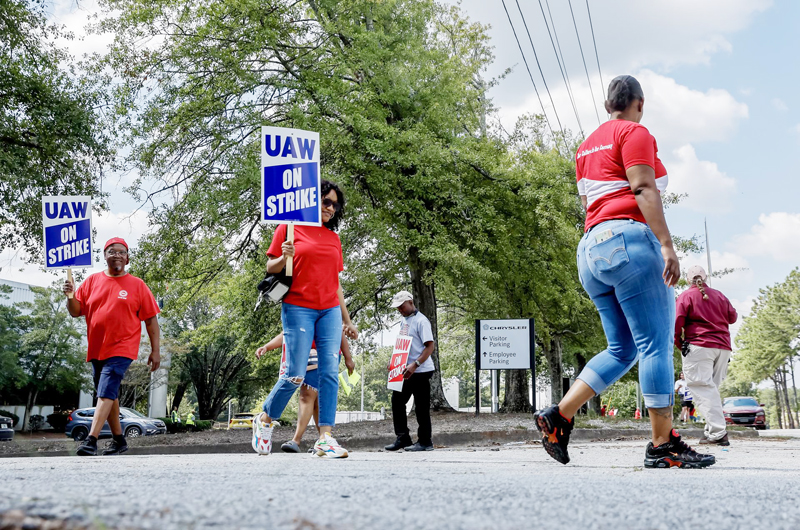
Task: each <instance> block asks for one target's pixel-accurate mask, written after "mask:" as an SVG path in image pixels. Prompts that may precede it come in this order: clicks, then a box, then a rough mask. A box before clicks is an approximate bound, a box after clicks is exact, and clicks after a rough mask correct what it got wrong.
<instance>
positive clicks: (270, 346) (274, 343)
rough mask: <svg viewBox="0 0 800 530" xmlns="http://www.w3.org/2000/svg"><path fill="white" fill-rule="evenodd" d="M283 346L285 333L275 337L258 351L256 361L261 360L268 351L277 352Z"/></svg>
mask: <svg viewBox="0 0 800 530" xmlns="http://www.w3.org/2000/svg"><path fill="white" fill-rule="evenodd" d="M281 346H283V331H281V332H280V333H278V334H277V335H275V336H274V337H273V338H272V340H270V341H269V342H268V343H266V344H264V345H263V346H261V347H260V348H258V349H257V350H256V359H260V358H261V356H262V355H264V354H265V353H267V352H268V351H272V350H277V349H278V348H280V347H281Z"/></svg>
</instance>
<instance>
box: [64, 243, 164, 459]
mask: <svg viewBox="0 0 800 530" xmlns="http://www.w3.org/2000/svg"><path fill="white" fill-rule="evenodd" d="M103 257H104V258H105V260H106V263H107V264H108V268H107V269H106V270H104V271H103V272H98V273H95V274H92V275H91V276H89V277H88V278H86V280H85V281H84V282H83V283H82V284H81V286H80V288H79V289H78V290H77V292H76V291H75V286H74V285H73V283H72V282H71V281H70V280H67V281H66V282H65V283H64V294H66V295H67V310H69V314H70V315H72V316H73V317H79V316H85V317H86V331H87V335H88V341H89V350H88V353H87V355H86V360H87V361H88V362H91V363H92V376H93V378H94V388H95V390H96V391H97V408H96V409H95V412H94V417H93V418H92V429H91V431H90V432H89V436H88V437H87V438H86V440H84V442H83V443H82V444H81V445H80V447H78V455H81V456H94V455H96V454H97V438H98V437H99V436H100V430H101V429H102V428H103V425H105V423H106V420H108V425H109V427H111V434H112V435H113V440H112V441H111V443H110V444H109V445H108V447H107V448H106V450H105V451H103V455H116V454H121V453H124V452H125V451H127V450H128V444H127V442H126V441H125V436H124V435H123V433H122V426H121V425H120V422H119V387H120V384H121V383H122V378H123V377H125V372H126V371H127V369H128V366H130V364H131V362H133V361H134V360H135V359H136V358H137V357H138V356H139V341H140V339H141V336H142V322H144V323H145V326H146V328H147V335H148V336H149V337H150V347H151V353H150V357H149V358H148V359H147V364H148V365H149V366H150V371H151V372H154V371H156V370H158V367H159V365H160V364H161V353H160V330H159V327H158V317H157V315H158V313H159V312H160V310H159V307H158V304H157V303H156V299H155V298H154V297H153V293H151V292H150V289H149V288H148V287H147V285H145V283H144V282H143V281H142V280H140V279H139V278H137V277H135V276H133V275H131V274H128V272H127V271H126V270H125V265H127V264H128V261H129V260H128V244H127V243H125V240H124V239H122V238H119V237H114V238H111V239H109V240H108V242H107V243H106V244H105V247H103ZM72 293H75V295H74V297H70V295H71V294H72Z"/></svg>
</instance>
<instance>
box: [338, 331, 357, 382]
mask: <svg viewBox="0 0 800 530" xmlns="http://www.w3.org/2000/svg"><path fill="white" fill-rule="evenodd" d="M340 348H341V350H342V357H344V365H345V366H346V367H347V375H353V372H354V371H355V369H356V363H355V362H354V361H353V356H352V355H351V354H350V343H349V342H347V337H345V335H344V333H342V345H341V347H340Z"/></svg>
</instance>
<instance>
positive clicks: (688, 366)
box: [683, 344, 731, 440]
mask: <svg viewBox="0 0 800 530" xmlns="http://www.w3.org/2000/svg"><path fill="white" fill-rule="evenodd" d="M730 356H731V352H730V350H722V349H719V348H703V347H701V346H695V345H694V344H690V345H689V353H687V354H686V357H684V358H683V375H684V376H685V377H686V386H687V387H688V388H689V390H690V391H691V392H692V395H693V396H694V403H695V406H696V407H697V410H699V411H700V414H702V415H703V417H704V418H705V419H706V428H705V434H706V438H708V439H709V440H719V439H720V438H722V437H723V436H725V432H726V431H725V416H723V414H722V399H721V398H720V396H719V386H720V385H721V384H722V381H724V380H725V375H727V373H728V359H729V358H730Z"/></svg>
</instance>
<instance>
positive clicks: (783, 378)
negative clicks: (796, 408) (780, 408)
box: [780, 365, 795, 429]
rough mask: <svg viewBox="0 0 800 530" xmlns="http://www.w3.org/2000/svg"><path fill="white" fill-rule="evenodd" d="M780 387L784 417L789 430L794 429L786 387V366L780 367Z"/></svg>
mask: <svg viewBox="0 0 800 530" xmlns="http://www.w3.org/2000/svg"><path fill="white" fill-rule="evenodd" d="M780 373H781V385H782V386H783V403H784V404H785V405H786V417H787V422H788V424H789V428H790V429H794V428H795V423H794V416H792V404H791V403H790V402H789V389H788V388H787V386H786V365H784V366H781V368H780Z"/></svg>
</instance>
